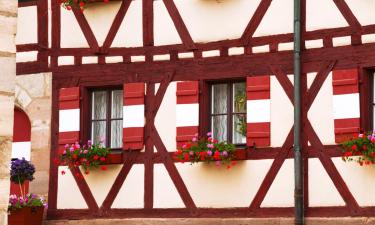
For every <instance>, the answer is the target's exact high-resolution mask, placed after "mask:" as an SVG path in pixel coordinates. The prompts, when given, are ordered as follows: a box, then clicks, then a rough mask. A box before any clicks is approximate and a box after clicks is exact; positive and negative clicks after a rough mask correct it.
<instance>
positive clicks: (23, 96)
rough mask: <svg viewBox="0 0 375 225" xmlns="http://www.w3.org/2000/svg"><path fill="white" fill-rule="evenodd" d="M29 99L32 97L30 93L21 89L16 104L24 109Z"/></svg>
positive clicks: (29, 101)
mask: <svg viewBox="0 0 375 225" xmlns="http://www.w3.org/2000/svg"><path fill="white" fill-rule="evenodd" d="M31 101H32V99H31V97H30V95H29V94H28V93H27V92H26V91H25V90H24V89H21V90H20V93H19V94H18V96H17V99H16V102H17V104H18V105H20V106H21V107H22V108H23V109H26V108H27V106H29V104H30V103H31Z"/></svg>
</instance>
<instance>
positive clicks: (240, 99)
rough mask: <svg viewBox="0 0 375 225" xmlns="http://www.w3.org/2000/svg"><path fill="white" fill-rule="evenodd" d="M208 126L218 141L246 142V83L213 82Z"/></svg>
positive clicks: (239, 143)
mask: <svg viewBox="0 0 375 225" xmlns="http://www.w3.org/2000/svg"><path fill="white" fill-rule="evenodd" d="M210 98H211V110H210V124H211V125H210V127H211V131H212V135H213V137H214V138H216V139H218V140H219V141H227V142H229V143H233V144H237V145H242V144H245V143H246V83H245V82H226V83H215V84H212V85H211V87H210Z"/></svg>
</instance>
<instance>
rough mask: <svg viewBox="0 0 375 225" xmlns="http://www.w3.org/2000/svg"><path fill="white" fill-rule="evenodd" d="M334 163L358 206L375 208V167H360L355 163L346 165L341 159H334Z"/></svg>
mask: <svg viewBox="0 0 375 225" xmlns="http://www.w3.org/2000/svg"><path fill="white" fill-rule="evenodd" d="M333 162H334V164H335V166H336V168H337V169H338V171H339V173H340V175H341V176H342V178H343V179H344V181H345V183H346V185H347V186H348V188H349V190H350V192H351V193H352V194H353V196H354V198H355V199H356V201H357V202H358V204H359V205H360V206H374V205H375V201H374V199H375V166H374V165H371V166H359V165H358V163H355V162H350V163H346V162H344V161H342V159H341V157H338V158H333Z"/></svg>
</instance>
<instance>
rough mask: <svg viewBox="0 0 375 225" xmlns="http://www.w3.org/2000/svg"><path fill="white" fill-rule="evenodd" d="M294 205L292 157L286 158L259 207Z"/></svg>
mask: <svg viewBox="0 0 375 225" xmlns="http://www.w3.org/2000/svg"><path fill="white" fill-rule="evenodd" d="M293 205H294V166H293V159H286V160H285V161H284V164H283V165H282V166H281V168H280V170H279V172H278V173H277V175H276V177H275V180H274V182H273V183H272V185H271V187H270V189H269V190H268V192H267V194H266V197H265V198H264V200H263V202H262V204H261V207H292V206H293Z"/></svg>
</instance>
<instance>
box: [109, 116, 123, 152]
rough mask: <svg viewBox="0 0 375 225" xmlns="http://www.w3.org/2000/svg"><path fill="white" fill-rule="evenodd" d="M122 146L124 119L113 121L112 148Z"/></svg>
mask: <svg viewBox="0 0 375 225" xmlns="http://www.w3.org/2000/svg"><path fill="white" fill-rule="evenodd" d="M121 147H122V120H113V121H111V148H121Z"/></svg>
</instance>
